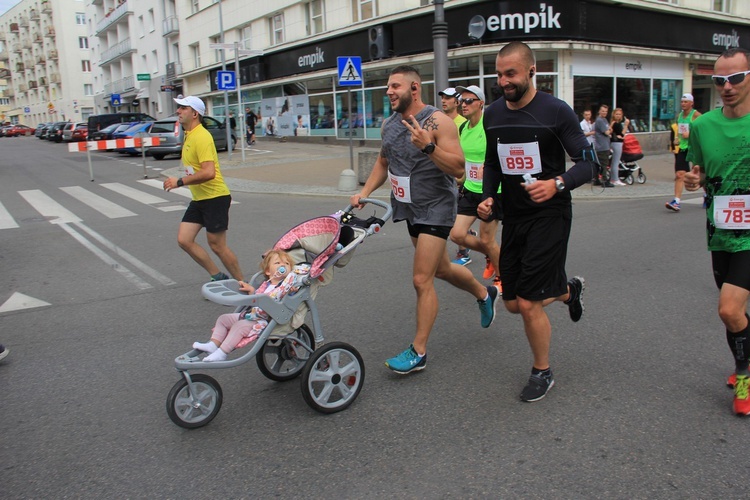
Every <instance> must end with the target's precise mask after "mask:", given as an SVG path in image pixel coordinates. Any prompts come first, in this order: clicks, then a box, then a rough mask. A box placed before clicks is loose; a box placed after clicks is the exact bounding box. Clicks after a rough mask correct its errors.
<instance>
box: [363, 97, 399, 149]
mask: <svg viewBox="0 0 750 500" xmlns="http://www.w3.org/2000/svg"><path fill="white" fill-rule="evenodd" d="M385 92H386V89H385V88H379V89H372V90H366V91H365V125H366V126H367V131H366V132H365V137H366V138H368V139H380V127H381V126H382V125H383V121H384V120H385V119H386V118H388V117H389V116H390V115H391V114H392V113H393V110H391V101H390V99H388V96H387V95H386V94H385Z"/></svg>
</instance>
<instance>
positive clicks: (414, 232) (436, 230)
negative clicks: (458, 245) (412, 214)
mask: <svg viewBox="0 0 750 500" xmlns="http://www.w3.org/2000/svg"><path fill="white" fill-rule="evenodd" d="M406 227H407V228H408V230H409V236H411V237H412V238H419V235H420V234H429V235H431V236H437V237H438V238H442V239H444V240H447V239H448V236H449V235H450V234H451V228H450V227H448V226H429V225H427V224H412V223H411V222H409V221H406Z"/></svg>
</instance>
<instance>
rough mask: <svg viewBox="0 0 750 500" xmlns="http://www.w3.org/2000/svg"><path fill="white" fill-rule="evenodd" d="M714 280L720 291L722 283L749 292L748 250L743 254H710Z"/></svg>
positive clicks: (749, 255)
mask: <svg viewBox="0 0 750 500" xmlns="http://www.w3.org/2000/svg"><path fill="white" fill-rule="evenodd" d="M711 264H712V265H713V268H714V280H715V281H716V286H717V287H719V290H721V286H722V285H723V284H724V283H729V284H730V285H734V286H738V287H740V288H744V289H745V290H750V250H745V251H743V252H734V253H732V252H719V251H713V252H711Z"/></svg>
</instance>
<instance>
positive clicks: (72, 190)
mask: <svg viewBox="0 0 750 500" xmlns="http://www.w3.org/2000/svg"><path fill="white" fill-rule="evenodd" d="M60 189H61V190H62V191H63V192H65V193H68V194H69V195H70V196H72V197H74V198H76V199H77V200H78V201H80V202H81V203H84V204H86V205H88V206H90V207H91V208H93V209H94V210H97V211H98V212H100V213H102V214H103V215H105V216H107V217H109V218H110V219H118V218H120V217H132V216H134V215H138V214H136V213H135V212H131V211H130V210H128V209H127V208H124V207H121V206H120V205H118V204H116V203H113V202H111V201H109V200H107V199H106V198H102V197H101V196H99V195H98V194H96V193H92V192H91V191H88V190H87V189H84V188H82V187H80V186H69V187H61V188H60Z"/></svg>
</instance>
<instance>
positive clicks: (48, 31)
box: [44, 26, 55, 38]
mask: <svg viewBox="0 0 750 500" xmlns="http://www.w3.org/2000/svg"><path fill="white" fill-rule="evenodd" d="M44 36H46V37H48V38H55V28H54V27H53V26H47V29H45V30H44Z"/></svg>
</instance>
